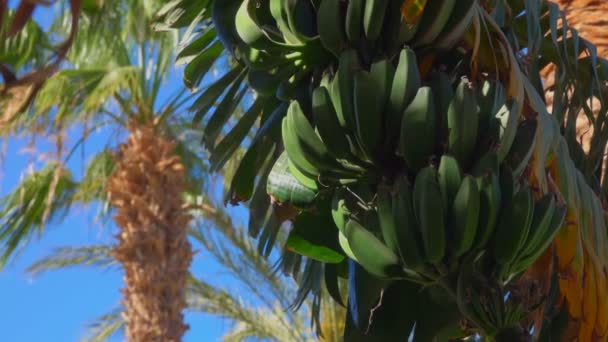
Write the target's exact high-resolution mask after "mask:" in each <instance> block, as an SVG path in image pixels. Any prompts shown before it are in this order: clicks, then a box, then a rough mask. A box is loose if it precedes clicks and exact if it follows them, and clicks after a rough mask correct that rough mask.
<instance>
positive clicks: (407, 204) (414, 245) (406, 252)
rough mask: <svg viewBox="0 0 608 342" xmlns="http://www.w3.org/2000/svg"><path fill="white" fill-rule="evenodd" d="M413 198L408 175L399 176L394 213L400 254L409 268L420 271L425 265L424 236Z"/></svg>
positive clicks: (393, 196)
mask: <svg viewBox="0 0 608 342" xmlns="http://www.w3.org/2000/svg"><path fill="white" fill-rule="evenodd" d="M412 200H413V198H412V188H411V185H410V183H409V181H408V180H407V177H405V176H403V177H400V178H398V179H397V181H396V183H395V191H394V192H393V194H392V215H393V220H394V222H395V230H396V233H395V235H396V238H397V243H398V246H399V255H400V256H401V260H402V261H403V263H404V264H405V266H406V267H407V268H408V269H410V270H413V271H418V270H420V269H422V267H423V266H424V257H423V255H424V251H423V250H422V249H421V247H420V246H422V237H421V236H420V231H419V228H418V224H417V223H416V216H415V214H414V205H413V203H412Z"/></svg>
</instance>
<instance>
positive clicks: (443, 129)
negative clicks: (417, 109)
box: [429, 71, 454, 143]
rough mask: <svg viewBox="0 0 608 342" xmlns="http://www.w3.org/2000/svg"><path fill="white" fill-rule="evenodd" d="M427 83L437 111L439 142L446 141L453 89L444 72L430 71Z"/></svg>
mask: <svg viewBox="0 0 608 342" xmlns="http://www.w3.org/2000/svg"><path fill="white" fill-rule="evenodd" d="M429 83H430V85H431V89H433V94H434V95H435V108H436V111H437V132H438V136H439V139H440V140H441V143H447V140H446V139H447V137H448V120H447V118H448V108H449V107H450V102H452V98H454V90H453V89H452V84H451V82H450V77H449V76H448V74H446V73H445V72H441V71H439V72H431V74H430V76H429Z"/></svg>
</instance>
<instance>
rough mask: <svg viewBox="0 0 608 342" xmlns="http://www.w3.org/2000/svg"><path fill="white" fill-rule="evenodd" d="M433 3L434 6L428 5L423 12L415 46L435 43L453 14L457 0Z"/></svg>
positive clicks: (440, 0) (442, 0) (443, 0)
mask: <svg viewBox="0 0 608 342" xmlns="http://www.w3.org/2000/svg"><path fill="white" fill-rule="evenodd" d="M432 4H433V6H432V7H431V6H426V8H425V10H424V13H423V14H422V19H421V22H420V26H419V27H418V32H417V33H416V37H415V38H414V45H415V46H426V45H429V44H431V43H433V41H434V40H435V39H436V38H437V37H438V36H439V34H440V33H441V32H442V30H443V28H444V27H445V26H446V24H447V23H448V20H449V19H450V17H451V16H452V12H453V10H454V6H455V5H456V0H439V1H435V2H433V3H432Z"/></svg>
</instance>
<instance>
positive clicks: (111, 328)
mask: <svg viewBox="0 0 608 342" xmlns="http://www.w3.org/2000/svg"><path fill="white" fill-rule="evenodd" d="M121 312H122V309H120V308H117V309H114V310H112V311H111V312H110V313H108V314H105V315H103V316H101V317H98V318H97V319H96V320H95V321H94V322H93V323H91V324H89V328H90V329H89V331H88V335H87V336H86V337H85V338H83V339H81V340H80V341H81V342H104V341H107V340H108V339H109V338H110V337H112V336H115V335H118V334H121V333H122V331H123V330H124V328H125V325H126V322H125V320H124V319H123V318H122V316H121V314H120V313H121Z"/></svg>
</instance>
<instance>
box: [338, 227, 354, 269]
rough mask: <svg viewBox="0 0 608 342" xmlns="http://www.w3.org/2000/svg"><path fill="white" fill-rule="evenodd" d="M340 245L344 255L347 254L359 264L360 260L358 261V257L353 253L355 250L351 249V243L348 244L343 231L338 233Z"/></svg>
mask: <svg viewBox="0 0 608 342" xmlns="http://www.w3.org/2000/svg"><path fill="white" fill-rule="evenodd" d="M345 227H346V226H345ZM338 243H339V244H340V248H342V251H344V254H346V256H347V257H349V258H351V259H353V260H355V261H356V262H359V260H357V257H356V256H355V253H353V250H352V249H351V248H350V243H349V242H348V239H347V238H346V236H344V233H343V232H342V230H340V231H338Z"/></svg>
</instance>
